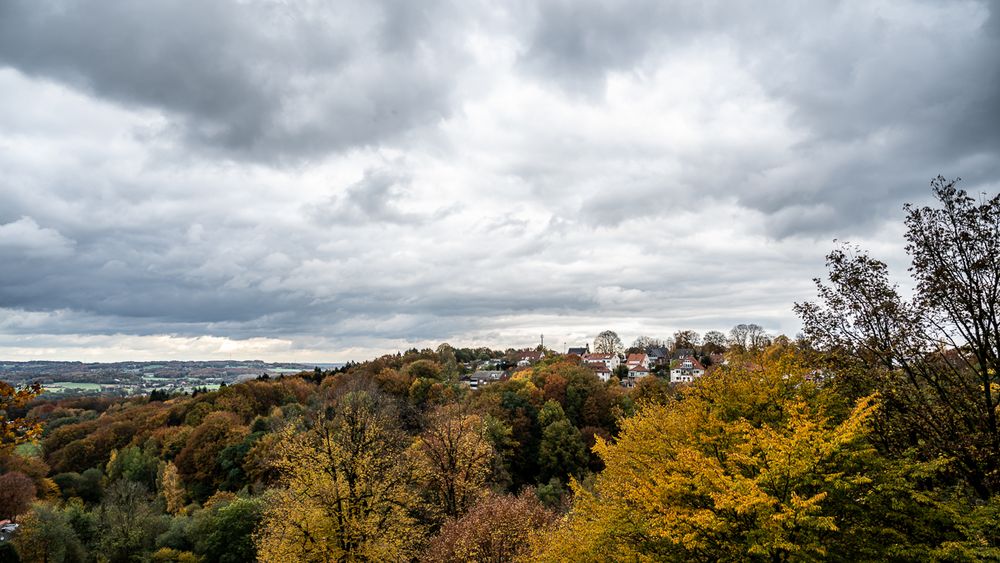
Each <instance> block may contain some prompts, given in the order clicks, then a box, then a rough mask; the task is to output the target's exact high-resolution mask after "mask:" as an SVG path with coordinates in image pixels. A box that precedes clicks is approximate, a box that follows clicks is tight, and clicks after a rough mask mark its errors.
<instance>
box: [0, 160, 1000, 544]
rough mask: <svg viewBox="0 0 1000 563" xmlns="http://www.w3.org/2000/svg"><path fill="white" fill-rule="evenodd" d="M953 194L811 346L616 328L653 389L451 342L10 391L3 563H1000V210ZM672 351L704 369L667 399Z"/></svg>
mask: <svg viewBox="0 0 1000 563" xmlns="http://www.w3.org/2000/svg"><path fill="white" fill-rule="evenodd" d="M933 189H934V193H935V195H936V196H937V198H938V201H939V204H938V206H937V207H926V208H917V207H907V209H906V213H907V218H906V228H907V241H908V245H907V251H908V252H909V254H910V256H911V258H912V268H911V270H910V273H911V275H912V276H913V278H914V282H915V287H916V291H915V294H914V295H913V296H912V298H906V297H904V296H902V295H901V294H900V292H899V290H898V289H897V288H896V287H895V286H894V285H893V284H892V283H891V276H890V273H889V271H888V268H887V266H886V264H885V263H883V262H881V261H879V260H878V259H876V258H874V257H871V256H869V255H868V254H867V253H865V252H864V251H863V250H861V249H857V248H854V247H851V246H844V247H841V248H839V249H837V250H835V251H833V252H832V253H831V254H830V255H829V256H828V266H829V279H828V280H817V286H818V292H819V293H818V296H819V299H818V301H817V302H815V303H801V304H797V305H796V310H797V311H798V313H799V314H800V316H801V317H802V320H803V323H804V332H803V334H802V335H800V336H799V337H798V338H796V339H794V340H793V339H790V338H787V337H784V336H777V337H772V336H769V335H767V334H766V333H765V332H764V330H763V329H762V328H761V327H760V326H758V325H755V324H741V325H738V326H736V327H733V328H732V330H730V331H729V334H728V335H726V334H724V333H722V332H720V331H709V332H706V333H705V334H704V335H700V334H698V333H695V332H694V331H678V332H677V333H675V334H674V335H672V336H670V337H669V338H665V339H662V340H661V339H657V338H651V337H640V338H639V339H637V340H636V341H635V342H634V343H633V345H632V346H631V347H630V348H627V349H626V348H625V346H624V344H623V343H622V342H621V339H620V338H619V337H618V335H617V334H615V333H614V332H613V331H605V332H603V333H601V334H600V335H599V336H598V337H597V339H596V340H595V342H594V350H595V352H601V353H604V354H619V353H624V354H628V355H632V354H636V355H641V354H643V353H645V352H649V353H650V354H652V353H653V352H654V351H664V352H668V353H670V354H669V356H668V357H667V358H666V361H667V363H666V364H665V366H666V367H662V366H661V368H657V369H654V370H653V371H652V372H651V375H649V376H645V377H641V378H640V379H637V380H636V383H635V386H634V387H626V386H623V385H620V384H619V379H618V378H619V377H624V376H626V374H627V373H628V369H625V371H621V370H618V371H617V372H616V373H614V374H613V376H612V377H611V378H610V379H609V380H608V381H602V379H601V378H599V377H598V375H596V374H595V370H594V369H593V367H592V366H591V365H590V364H588V363H587V361H585V359H583V358H581V356H580V355H576V354H569V355H564V354H559V353H556V352H554V351H552V350H545V349H539V350H537V351H535V352H532V353H527V354H525V353H521V354H518V353H517V351H513V350H509V351H494V350H489V349H485V348H480V349H455V348H453V347H451V346H448V345H447V344H442V345H441V346H439V347H438V348H437V349H434V350H431V349H426V350H415V349H414V350H409V351H407V352H405V353H399V354H393V355H387V356H383V357H380V358H377V359H373V360H370V361H366V362H362V363H351V364H348V365H346V366H344V367H342V368H338V369H335V370H328V371H323V370H319V369H317V370H315V371H308V372H303V373H300V374H296V375H288V376H282V377H275V378H260V379H258V380H252V381H246V382H243V383H240V384H236V385H230V386H228V387H223V388H221V389H219V390H217V391H206V390H199V392H197V393H194V394H179V395H171V394H167V393H155V394H154V395H153V396H147V397H136V398H130V399H116V398H108V397H85V398H73V399H61V400H52V399H46V398H44V397H38V396H37V395H38V392H39V389H38V388H23V389H15V388H13V387H11V386H9V385H4V384H0V520H2V519H6V518H11V519H14V520H15V522H16V524H17V525H18V528H17V530H16V532H14V533H13V534H12V535H11V536H10V538H9V541H0V561H4V560H10V561H18V560H20V561H47V562H60V561H67V562H68V561H81V562H82V561H111V562H126V561H159V562H168V561H176V562H180V561H185V562H197V561H204V562H209V561H211V562H214V561H220V562H238V561H254V560H260V561H279V562H280V561H289V562H292V561H323V562H326V561H403V560H421V561H435V562H439V561H470V560H477V561H512V560H541V561H607V560H627V561H636V560H652V561H661V560H662V561H678V560H683V561H745V560H760V561H799V560H834V561H858V560H908V561H910V560H982V559H991V560H992V559H997V558H1000V532H998V529H1000V528H998V526H997V524H998V523H1000V519H998V516H1000V501H998V498H997V497H998V495H997V493H998V491H1000V431H998V423H997V412H996V411H997V408H998V404H1000V396H998V395H1000V381H998V380H997V370H998V368H1000V365H998V364H1000V327H998V313H1000V310H998V307H1000V300H998V297H1000V257H998V250H1000V248H998V245H1000V242H998V239H997V236H996V234H997V232H1000V196H996V197H993V198H991V199H985V198H983V199H976V198H973V197H970V196H968V195H967V194H965V193H964V192H963V191H961V190H959V189H958V188H957V186H956V184H955V182H948V181H945V180H944V179H941V178H939V179H938V180H936V181H935V182H934V183H933ZM537 352H540V354H536V353H537ZM676 354H681V357H685V358H690V359H691V360H690V361H692V362H699V365H700V364H701V363H704V364H706V365H708V370H707V372H706V373H705V374H704V375H702V376H700V377H697V378H695V380H694V381H693V382H691V383H671V382H670V378H669V374H668V373H666V372H668V371H669V370H670V369H671V363H670V357H673V355H676ZM686 354H690V355H689V356H688V355H686ZM529 358H530V361H529ZM674 361H675V362H676V360H674ZM477 368H481V369H487V368H489V369H491V370H492V371H491V373H503V376H502V377H498V378H497V379H496V380H495V381H491V380H483V381H484V383H483V385H481V386H477V388H475V389H473V388H472V386H471V385H470V384H469V381H470V380H469V372H470V371H472V370H473V369H477ZM463 378H464V379H463ZM487 383H488V384H487Z"/></svg>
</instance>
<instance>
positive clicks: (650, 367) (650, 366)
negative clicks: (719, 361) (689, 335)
mask: <svg viewBox="0 0 1000 563" xmlns="http://www.w3.org/2000/svg"><path fill="white" fill-rule="evenodd" d="M573 350H574V352H572V353H577V352H579V353H578V354H577V355H579V356H580V359H582V360H583V363H584V364H585V365H587V366H588V367H590V368H591V369H593V370H594V373H595V374H596V375H597V377H598V378H600V379H601V381H608V380H610V379H611V377H612V376H614V375H615V374H616V373H618V374H621V375H622V376H623V377H622V379H621V384H622V385H623V386H625V387H635V385H636V383H637V382H638V381H639V380H640V379H642V378H644V377H649V376H650V375H653V371H654V370H656V371H661V372H662V371H664V370H665V369H669V370H670V382H671V383H690V382H692V381H694V380H695V379H697V378H699V377H701V376H702V375H705V366H703V365H702V364H701V362H700V361H698V358H696V357H695V354H694V350H686V349H680V350H677V351H675V352H674V354H669V353H668V351H667V350H666V348H650V349H648V350H647V351H646V352H640V353H634V354H628V355H627V356H625V357H624V363H622V362H623V358H622V357H621V356H620V355H618V354H601V353H592V352H590V351H589V350H588V349H587V348H583V349H580V348H575V349H573ZM623 365H624V366H625V370H619V368H620V367H621V366H623Z"/></svg>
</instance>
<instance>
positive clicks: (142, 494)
mask: <svg viewBox="0 0 1000 563" xmlns="http://www.w3.org/2000/svg"><path fill="white" fill-rule="evenodd" d="M151 500H152V499H151V498H150V495H149V493H148V491H147V490H146V487H145V486H143V485H142V484H141V483H137V482H135V481H129V480H126V479H121V480H119V481H117V482H115V483H114V484H112V485H111V486H110V487H108V490H107V494H106V495H105V497H104V501H102V502H101V505H100V506H99V507H98V509H97V526H98V537H97V546H98V549H99V550H100V552H101V554H102V555H103V556H104V557H106V558H107V559H108V561H110V562H111V563H127V562H132V561H139V560H141V558H142V556H143V554H144V553H146V552H148V551H149V550H151V549H152V547H153V543H154V541H155V539H156V536H157V535H158V534H159V533H161V532H162V531H163V528H165V526H166V521H165V520H162V519H161V518H160V512H159V511H158V510H157V509H156V508H155V507H154V505H153V504H152V502H151Z"/></svg>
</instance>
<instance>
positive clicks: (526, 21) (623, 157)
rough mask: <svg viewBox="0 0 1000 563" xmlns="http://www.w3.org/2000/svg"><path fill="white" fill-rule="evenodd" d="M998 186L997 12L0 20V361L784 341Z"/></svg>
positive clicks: (25, 0)
mask: <svg viewBox="0 0 1000 563" xmlns="http://www.w3.org/2000/svg"><path fill="white" fill-rule="evenodd" d="M938 174H942V175H944V176H946V177H948V178H953V177H956V176H961V177H962V178H963V182H962V184H961V185H962V186H963V187H964V188H966V189H967V190H969V191H973V192H989V193H996V192H997V190H998V189H1000V7H998V5H997V3H990V2H982V1H968V2H965V1H957V0H956V1H947V2H930V1H927V2H906V1H902V2H900V1H893V2H878V1H871V0H859V1H856V2H850V1H845V2H801V1H794V0H789V1H788V2H760V1H747V2H732V1H725V2H710V1H706V2H664V1H662V0H649V1H629V2H623V1H615V2H599V1H592V0H586V1H584V0H571V1H564V2H563V1H560V2H520V1H517V2H507V3H503V2H501V3H498V2H492V1H489V2H485V1H484V2H477V1H475V0H471V1H470V0H462V1H457V2H453V3H452V2H436V1H432V0H421V1H417V2H413V1H408V0H395V1H373V0H362V1H358V2H347V1H337V2H329V1H326V0H323V1H319V0H317V1H301V2H293V1H287V2H282V1H239V2H235V1H234V2H223V1H218V0H143V1H141V2H137V1H135V0H106V1H97V2H90V1H88V2H84V1H69V0H0V359H7V360H26V359H80V360H87V361H113V360H122V359H137V360H142V359H169V358H178V359H213V358H235V359H254V358H257V359H264V360H274V361H280V360H287V361H296V360H298V361H304V362H309V361H343V360H348V359H355V360H361V359H366V358H369V357H372V356H374V355H376V354H380V353H383V352H391V351H396V350H399V349H405V348H409V347H411V346H417V347H424V346H436V345H437V344H438V343H441V342H449V343H450V344H452V345H454V346H483V345H485V346H491V347H502V348H505V347H508V346H515V347H521V346H533V345H535V344H537V343H538V340H539V335H540V334H545V342H546V344H547V345H550V346H551V347H553V348H556V349H559V350H561V349H562V348H563V346H564V343H565V344H567V345H579V344H583V343H585V342H590V341H592V340H593V338H594V336H595V335H596V334H597V332H599V331H600V330H603V329H613V330H616V331H617V332H618V333H619V334H620V335H621V336H622V337H623V339H625V340H626V343H628V342H631V340H632V339H634V338H635V337H636V336H638V335H640V334H642V335H649V336H654V337H666V336H668V335H669V334H670V333H672V332H673V331H674V330H677V329H687V328H690V329H695V330H698V331H700V332H704V331H706V330H711V329H719V330H723V331H725V330H728V329H729V328H730V327H732V326H733V325H734V324H736V323H739V322H756V323H759V324H761V325H763V326H764V327H765V328H767V329H768V330H769V331H770V332H772V333H787V334H789V335H794V334H795V333H796V332H797V331H798V330H799V322H798V320H797V319H796V317H795V315H794V314H793V312H792V309H791V308H792V304H793V303H794V302H795V301H802V300H806V299H810V298H812V296H813V295H814V293H815V292H814V289H813V286H812V282H811V281H810V280H811V278H813V277H815V276H818V275H821V274H822V273H823V271H824V266H823V263H824V255H825V254H826V253H827V252H828V251H829V250H830V249H831V248H833V246H834V243H833V239H835V238H837V239H840V240H850V241H852V242H857V243H859V244H861V245H862V246H865V247H867V248H870V249H871V250H872V252H873V253H874V254H876V255H877V256H879V257H882V258H883V259H885V260H886V261H887V262H889V263H890V265H891V266H892V267H893V268H894V270H895V271H896V272H897V273H898V274H899V275H900V276H903V275H905V268H906V256H905V254H904V253H903V251H902V245H903V243H902V236H901V235H902V228H901V220H902V216H903V214H902V205H903V203H905V202H907V201H910V202H921V203H922V202H927V201H928V198H929V196H930V190H929V187H928V186H929V182H930V180H931V179H932V178H933V177H934V176H936V175H938Z"/></svg>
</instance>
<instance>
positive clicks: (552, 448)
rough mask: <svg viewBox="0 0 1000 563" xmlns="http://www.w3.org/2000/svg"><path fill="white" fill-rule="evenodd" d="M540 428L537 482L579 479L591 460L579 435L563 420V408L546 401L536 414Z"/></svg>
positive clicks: (565, 419) (571, 424)
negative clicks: (552, 479) (571, 477)
mask: <svg viewBox="0 0 1000 563" xmlns="http://www.w3.org/2000/svg"><path fill="white" fill-rule="evenodd" d="M538 423H539V425H540V426H541V427H542V429H543V430H542V441H541V444H540V445H539V447H538V466H539V478H540V480H541V481H543V482H544V481H548V480H549V479H551V478H552V477H558V478H560V479H563V478H565V477H567V476H570V475H572V476H576V477H580V476H581V475H582V473H583V471H584V469H585V468H586V467H587V464H588V462H589V461H590V457H589V455H588V454H587V447H586V444H585V443H584V440H583V436H582V435H581V434H580V431H579V430H578V429H577V428H576V427H575V426H573V423H571V422H570V421H569V419H568V418H566V415H565V413H563V410H562V407H561V406H560V405H559V403H557V402H555V401H547V402H546V403H545V405H544V406H543V407H542V410H541V412H540V413H539V414H538Z"/></svg>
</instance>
